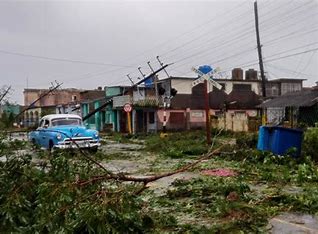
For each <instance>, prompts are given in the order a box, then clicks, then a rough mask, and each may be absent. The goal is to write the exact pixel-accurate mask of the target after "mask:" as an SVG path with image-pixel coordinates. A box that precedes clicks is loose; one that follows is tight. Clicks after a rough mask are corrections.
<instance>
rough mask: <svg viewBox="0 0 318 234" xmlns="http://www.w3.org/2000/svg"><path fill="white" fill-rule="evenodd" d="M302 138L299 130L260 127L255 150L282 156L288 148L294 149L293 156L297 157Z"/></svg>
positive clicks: (301, 132)
mask: <svg viewBox="0 0 318 234" xmlns="http://www.w3.org/2000/svg"><path fill="white" fill-rule="evenodd" d="M302 136H303V131H302V130H300V129H291V128H285V127H269V126H261V127H260V129H259V133H258V143H257V149H258V150H262V151H271V152H272V153H274V154H278V155H283V154H286V153H287V152H288V150H289V149H290V148H296V153H295V154H294V156H299V155H300V152H301V143H302Z"/></svg>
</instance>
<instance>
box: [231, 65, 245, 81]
mask: <svg viewBox="0 0 318 234" xmlns="http://www.w3.org/2000/svg"><path fill="white" fill-rule="evenodd" d="M232 79H233V80H243V69H242V68H234V69H233V70H232Z"/></svg>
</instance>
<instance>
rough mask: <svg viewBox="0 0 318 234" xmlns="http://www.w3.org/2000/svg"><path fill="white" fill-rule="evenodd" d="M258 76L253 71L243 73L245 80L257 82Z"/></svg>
mask: <svg viewBox="0 0 318 234" xmlns="http://www.w3.org/2000/svg"><path fill="white" fill-rule="evenodd" d="M257 79H258V74H257V71H256V70H254V69H248V70H246V71H245V80H257Z"/></svg>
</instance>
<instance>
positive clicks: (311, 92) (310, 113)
mask: <svg viewBox="0 0 318 234" xmlns="http://www.w3.org/2000/svg"><path fill="white" fill-rule="evenodd" d="M260 107H262V108H266V109H267V116H268V123H270V124H275V125H278V124H285V125H289V126H290V127H296V126H299V127H301V126H314V125H315V123H317V122H318V86H315V87H312V88H310V89H303V90H300V91H296V92H288V93H285V94H284V95H282V96H279V97H276V98H274V99H271V100H268V101H265V102H264V103H262V104H261V105H260Z"/></svg>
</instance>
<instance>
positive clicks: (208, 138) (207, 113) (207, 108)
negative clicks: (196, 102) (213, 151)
mask: <svg viewBox="0 0 318 234" xmlns="http://www.w3.org/2000/svg"><path fill="white" fill-rule="evenodd" d="M204 99H205V123H206V142H207V144H208V145H211V143H212V142H211V124H210V104H209V88H208V81H207V80H204Z"/></svg>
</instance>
